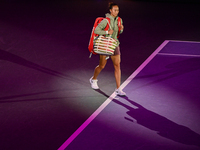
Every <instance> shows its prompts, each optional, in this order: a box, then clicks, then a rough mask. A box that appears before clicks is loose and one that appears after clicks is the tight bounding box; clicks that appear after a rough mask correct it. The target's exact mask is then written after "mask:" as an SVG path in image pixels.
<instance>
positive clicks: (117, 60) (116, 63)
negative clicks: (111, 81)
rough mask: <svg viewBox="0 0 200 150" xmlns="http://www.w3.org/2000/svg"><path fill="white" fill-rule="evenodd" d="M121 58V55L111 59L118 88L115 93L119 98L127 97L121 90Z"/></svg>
mask: <svg viewBox="0 0 200 150" xmlns="http://www.w3.org/2000/svg"><path fill="white" fill-rule="evenodd" d="M120 56H121V55H113V56H111V59H112V62H113V65H114V68H115V80H116V86H117V89H116V90H115V93H116V94H117V95H119V96H126V93H125V92H123V91H122V90H121V89H120V84H121V69H120V62H121V58H120Z"/></svg>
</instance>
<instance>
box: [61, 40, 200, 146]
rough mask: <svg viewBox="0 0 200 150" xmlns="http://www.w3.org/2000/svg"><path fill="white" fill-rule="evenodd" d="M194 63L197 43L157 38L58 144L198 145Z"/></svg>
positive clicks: (199, 59) (198, 83) (198, 56)
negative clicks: (118, 91)
mask: <svg viewBox="0 0 200 150" xmlns="http://www.w3.org/2000/svg"><path fill="white" fill-rule="evenodd" d="M199 67H200V43H198V42H184V41H165V42H163V43H162V44H161V46H160V47H159V48H158V49H157V50H156V51H155V52H154V53H153V54H152V55H151V56H150V57H149V58H148V59H147V60H146V61H145V62H144V63H143V64H142V65H141V66H140V67H139V68H138V69H137V70H136V71H135V72H134V73H133V74H132V75H131V76H130V77H129V78H128V79H127V80H126V81H125V82H124V84H123V85H122V86H124V91H125V92H126V93H127V96H126V97H118V96H116V97H115V96H114V94H113V95H111V97H109V98H108V99H107V101H106V102H105V103H104V104H103V105H102V106H101V107H100V108H99V110H97V111H96V112H95V113H94V114H93V115H92V116H91V117H90V118H89V119H88V120H87V121H86V122H85V124H83V125H82V126H81V127H80V128H79V129H78V130H77V131H76V132H77V133H80V134H77V133H76V132H75V134H74V135H72V136H71V137H70V138H69V139H68V141H66V143H64V144H63V146H61V148H60V149H66V150H68V149H69V150H71V149H98V150H101V149H143V150H146V149H166V150H167V149H176V150H177V149H180V150H183V149H194V150H196V149H199V146H200V144H199V143H200V130H199V129H200V117H199V114H200V109H199V108H200V102H199V97H200V93H199V89H200V80H199V76H200V70H199ZM97 92H99V93H101V94H103V95H105V96H106V94H105V93H104V92H103V91H101V90H99V91H97ZM104 107H105V108H104ZM103 108H104V109H103ZM98 113H99V114H98ZM89 123H90V124H89ZM86 124H87V126H86ZM81 131H82V132H81ZM75 137H76V138H75ZM73 139H74V140H73ZM65 147H66V148H65Z"/></svg>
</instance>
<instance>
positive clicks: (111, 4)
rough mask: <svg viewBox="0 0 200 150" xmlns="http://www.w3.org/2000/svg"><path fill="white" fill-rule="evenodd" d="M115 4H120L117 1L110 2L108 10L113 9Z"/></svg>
mask: <svg viewBox="0 0 200 150" xmlns="http://www.w3.org/2000/svg"><path fill="white" fill-rule="evenodd" d="M113 6H118V5H117V4H116V3H113V2H110V3H109V4H108V10H110V9H112V8H113Z"/></svg>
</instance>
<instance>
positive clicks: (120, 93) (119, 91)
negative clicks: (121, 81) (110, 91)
mask: <svg viewBox="0 0 200 150" xmlns="http://www.w3.org/2000/svg"><path fill="white" fill-rule="evenodd" d="M115 94H116V95H118V96H126V93H125V92H123V91H122V90H121V89H120V88H118V89H116V90H115Z"/></svg>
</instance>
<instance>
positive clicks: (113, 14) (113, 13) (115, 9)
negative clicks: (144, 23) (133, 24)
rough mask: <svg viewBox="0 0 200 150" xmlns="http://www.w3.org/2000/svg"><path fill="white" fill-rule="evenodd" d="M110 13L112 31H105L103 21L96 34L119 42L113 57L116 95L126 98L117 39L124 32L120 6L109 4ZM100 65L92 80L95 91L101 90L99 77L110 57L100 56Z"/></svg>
mask: <svg viewBox="0 0 200 150" xmlns="http://www.w3.org/2000/svg"><path fill="white" fill-rule="evenodd" d="M109 11H110V13H107V14H106V17H108V18H110V26H111V28H112V29H110V30H108V31H104V29H105V27H106V25H107V23H108V22H107V20H106V19H104V20H102V21H101V23H100V24H99V25H98V26H97V27H96V29H95V31H94V33H95V34H99V35H105V36H110V35H111V37H112V38H114V39H115V40H117V43H118V46H117V47H116V49H115V52H114V54H113V55H112V56H110V57H111V60H112V62H113V66H114V69H115V72H114V75H115V80H116V90H115V93H116V94H117V95H119V96H125V95H126V93H125V92H123V91H122V90H121V89H120V84H121V69H120V62H121V57H120V55H121V53H120V47H119V40H118V38H117V36H118V31H119V27H120V34H121V33H122V32H123V29H124V26H123V25H122V23H123V22H122V20H121V25H120V26H119V27H118V21H117V20H118V13H119V6H118V5H117V4H115V3H109ZM99 58H100V60H99V65H98V66H97V67H96V68H95V70H94V75H93V77H92V78H90V83H91V87H92V88H93V89H99V87H98V85H97V81H98V80H97V76H98V75H99V73H100V72H101V71H102V69H103V68H104V67H105V65H106V63H107V58H108V56H106V55H99Z"/></svg>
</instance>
